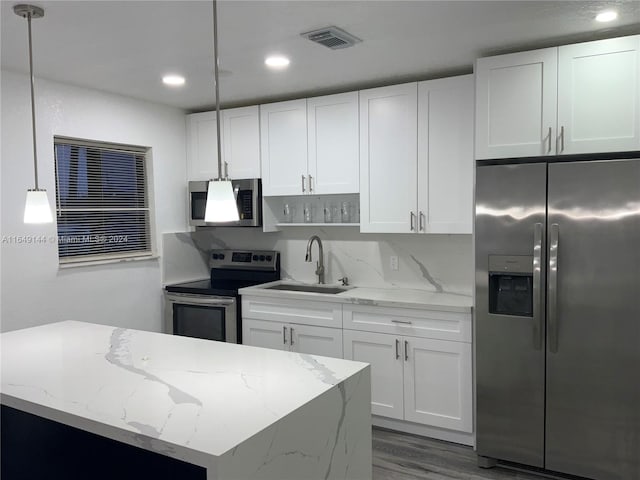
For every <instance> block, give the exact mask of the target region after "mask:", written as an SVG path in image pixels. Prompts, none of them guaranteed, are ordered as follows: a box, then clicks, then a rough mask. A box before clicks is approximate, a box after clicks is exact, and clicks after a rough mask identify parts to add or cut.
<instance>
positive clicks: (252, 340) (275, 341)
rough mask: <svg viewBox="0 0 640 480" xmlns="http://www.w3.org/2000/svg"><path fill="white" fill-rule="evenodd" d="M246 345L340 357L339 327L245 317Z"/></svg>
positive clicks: (243, 326) (340, 340) (340, 338)
mask: <svg viewBox="0 0 640 480" xmlns="http://www.w3.org/2000/svg"><path fill="white" fill-rule="evenodd" d="M242 338H243V343H244V344H245V345H251V346H254V347H264V348H273V349H275V350H288V351H291V352H298V353H308V354H310V355H322V356H325V357H336V358H342V329H340V328H330V327H316V326H311V325H300V324H297V323H282V322H272V321H269V320H255V319H252V318H247V319H244V320H243V321H242Z"/></svg>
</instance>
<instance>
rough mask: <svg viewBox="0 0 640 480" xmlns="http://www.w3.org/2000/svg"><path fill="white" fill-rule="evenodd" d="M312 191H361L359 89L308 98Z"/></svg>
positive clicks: (329, 192) (317, 192)
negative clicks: (357, 90)
mask: <svg viewBox="0 0 640 480" xmlns="http://www.w3.org/2000/svg"><path fill="white" fill-rule="evenodd" d="M307 128H308V135H307V138H308V141H309V145H308V152H309V156H308V173H309V183H310V185H309V192H310V193H316V194H334V193H336V194H337V193H358V192H359V181H360V178H359V157H358V151H359V143H358V134H359V131H358V92H348V93H341V94H338V95H327V96H324V97H314V98H308V99H307Z"/></svg>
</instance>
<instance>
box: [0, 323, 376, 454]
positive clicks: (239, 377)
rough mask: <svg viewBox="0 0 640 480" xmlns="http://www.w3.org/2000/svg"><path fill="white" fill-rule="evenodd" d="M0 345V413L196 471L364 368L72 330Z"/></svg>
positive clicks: (23, 335) (25, 333) (48, 329)
mask: <svg viewBox="0 0 640 480" xmlns="http://www.w3.org/2000/svg"><path fill="white" fill-rule="evenodd" d="M0 341H1V346H2V352H1V355H2V357H1V358H2V390H1V397H0V398H1V400H2V403H3V404H4V405H7V406H10V407H14V408H17V409H20V410H23V411H26V412H28V413H32V414H35V415H39V416H42V417H45V418H49V419H51V420H54V421H58V422H61V423H65V424H67V425H71V426H73V427H76V428H80V429H83V430H86V431H90V432H93V433H96V434H99V435H102V436H106V437H108V438H112V439H115V440H117V441H124V442H126V443H129V444H132V445H136V446H139V447H142V448H146V449H148V450H154V451H157V452H160V453H163V454H165V455H169V456H172V457H174V458H179V459H181V460H185V461H188V462H190V463H194V464H198V465H206V464H207V463H208V462H210V461H211V459H212V458H214V457H217V456H220V455H222V454H224V453H225V452H227V451H229V450H231V449H233V448H234V447H237V446H238V445H240V444H241V443H242V442H244V441H245V440H247V439H248V438H250V437H252V436H253V435H255V434H256V433H258V432H260V431H261V430H263V429H265V428H266V427H268V426H270V425H273V424H274V423H275V422H277V421H278V420H279V419H282V418H283V417H285V416H287V415H289V414H291V412H293V411H295V410H296V409H298V408H299V407H301V406H303V405H305V404H307V403H308V402H310V401H311V400H313V399H315V398H316V397H318V396H319V395H321V394H323V393H324V392H326V391H328V390H329V389H331V388H333V387H334V386H335V385H337V384H340V383H341V382H343V381H344V380H345V379H347V378H349V377H351V376H353V375H355V374H357V373H359V372H360V371H362V370H363V369H365V368H367V364H364V363H359V362H351V361H347V360H341V359H335V358H326V357H318V356H312V355H305V354H299V353H294V352H283V351H278V350H269V349H263V348H255V347H250V346H245V345H235V344H229V343H222V342H211V341H208V340H200V339H194V338H188V337H180V336H173V335H165V334H160V333H151V332H142V331H137V330H128V329H122V328H114V327H109V326H104V325H96V324H91V323H84V322H75V321H66V322H60V323H53V324H49V325H44V326H40V327H34V328H28V329H24V330H16V331H12V332H7V333H3V334H2V335H1V336H0Z"/></svg>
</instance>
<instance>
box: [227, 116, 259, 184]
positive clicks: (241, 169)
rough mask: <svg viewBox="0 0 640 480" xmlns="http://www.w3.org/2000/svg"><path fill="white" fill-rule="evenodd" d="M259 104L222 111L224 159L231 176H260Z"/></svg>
mask: <svg viewBox="0 0 640 480" xmlns="http://www.w3.org/2000/svg"><path fill="white" fill-rule="evenodd" d="M258 110H259V109H258V106H257V105H253V106H250V107H242V108H232V109H230V110H224V111H223V112H222V126H223V127H224V132H223V139H224V142H223V146H224V152H223V154H222V157H223V158H222V159H223V160H224V161H225V162H227V163H228V164H229V177H231V178H260V118H259V114H258Z"/></svg>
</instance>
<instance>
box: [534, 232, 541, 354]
mask: <svg viewBox="0 0 640 480" xmlns="http://www.w3.org/2000/svg"><path fill="white" fill-rule="evenodd" d="M541 262H542V224H541V223H536V224H535V225H534V226H533V348H535V349H536V350H540V349H541V348H542V315H540V300H541V294H540V291H541V289H542V285H541V283H540V279H541V276H540V272H541V268H542V264H541Z"/></svg>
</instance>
